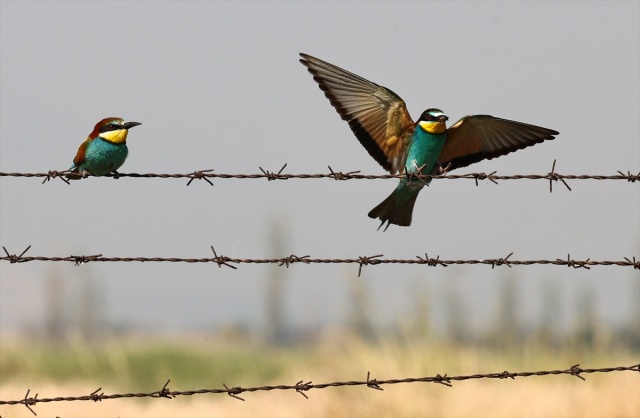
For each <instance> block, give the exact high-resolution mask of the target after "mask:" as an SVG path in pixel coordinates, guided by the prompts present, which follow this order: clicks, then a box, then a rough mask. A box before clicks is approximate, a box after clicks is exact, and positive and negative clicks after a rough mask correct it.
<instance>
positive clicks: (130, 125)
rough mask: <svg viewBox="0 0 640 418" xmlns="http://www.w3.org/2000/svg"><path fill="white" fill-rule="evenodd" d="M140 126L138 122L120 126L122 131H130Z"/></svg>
mask: <svg viewBox="0 0 640 418" xmlns="http://www.w3.org/2000/svg"><path fill="white" fill-rule="evenodd" d="M138 125H142V124H141V123H140V122H126V123H125V124H123V125H122V129H131V128H133V127H134V126H138Z"/></svg>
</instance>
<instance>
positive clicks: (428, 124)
mask: <svg viewBox="0 0 640 418" xmlns="http://www.w3.org/2000/svg"><path fill="white" fill-rule="evenodd" d="M447 120H449V118H448V117H447V115H445V114H444V112H443V111H442V110H440V109H427V110H425V111H424V112H422V115H420V119H418V125H420V127H421V128H422V129H424V130H425V131H426V132H428V133H430V134H441V133H444V131H446V130H447V124H446V122H447Z"/></svg>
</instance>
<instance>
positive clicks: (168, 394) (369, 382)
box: [0, 364, 640, 415]
mask: <svg viewBox="0 0 640 418" xmlns="http://www.w3.org/2000/svg"><path fill="white" fill-rule="evenodd" d="M624 371H633V372H640V364H634V365H633V366H618V367H605V368H597V369H583V368H581V367H580V365H579V364H575V365H573V366H571V367H570V368H568V369H565V370H540V371H533V372H516V373H512V372H508V371H506V370H505V371H503V372H498V373H486V374H473V375H460V376H449V375H448V374H444V375H441V374H436V375H435V376H427V377H408V378H403V379H386V380H378V379H371V375H370V372H367V379H366V380H349V381H339V382H331V383H318V384H314V383H313V382H312V381H307V382H305V381H304V380H300V381H298V382H297V383H296V384H295V385H268V386H253V387H240V386H233V387H229V386H227V385H226V384H225V383H223V384H222V385H223V386H224V388H217V389H196V390H187V391H172V390H170V389H169V383H170V382H171V379H169V380H167V382H166V383H165V384H164V385H163V386H162V388H161V389H160V390H157V391H153V392H138V393H115V394H110V395H109V394H105V393H103V392H101V390H102V388H101V387H100V388H98V389H96V390H94V391H93V392H91V393H90V394H89V395H80V396H65V397H56V398H38V394H37V393H36V395H35V396H34V397H29V394H30V393H31V389H27V393H26V394H25V395H24V398H23V399H19V400H12V401H3V400H0V405H24V406H26V407H27V408H28V409H29V411H31V412H32V413H33V414H34V415H37V414H36V412H35V411H34V410H33V409H32V408H31V407H32V406H35V405H36V404H38V403H49V402H75V401H94V402H98V401H103V400H107V399H120V398H166V399H173V398H176V397H178V396H192V395H201V394H205V393H226V394H227V395H229V396H231V397H232V398H235V399H238V400H240V401H244V400H245V399H244V398H241V397H240V396H239V395H240V394H242V393H248V392H259V391H273V390H292V391H296V392H297V393H299V394H300V395H302V396H304V397H305V398H306V399H308V398H309V397H308V396H307V394H306V393H305V392H309V391H310V390H312V389H326V388H330V387H344V386H366V387H368V388H370V389H376V390H384V389H383V388H382V386H384V385H395V384H401V383H418V382H422V383H438V384H441V385H444V386H447V387H453V383H452V382H454V381H464V380H474V379H513V380H515V379H516V377H531V376H548V375H571V376H575V377H577V378H579V379H581V380H583V381H585V380H586V379H585V378H584V377H583V376H581V375H582V374H591V373H611V372H624Z"/></svg>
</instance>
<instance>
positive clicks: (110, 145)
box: [69, 118, 141, 179]
mask: <svg viewBox="0 0 640 418" xmlns="http://www.w3.org/2000/svg"><path fill="white" fill-rule="evenodd" d="M138 125H141V123H139V122H126V123H125V121H124V120H122V119H121V118H105V119H102V120H101V121H100V122H98V123H97V124H96V126H95V127H94V128H93V131H91V133H90V134H89V136H88V137H87V139H86V140H85V141H84V142H83V143H82V144H81V145H80V148H78V153H77V154H76V157H75V158H74V159H73V165H72V166H71V168H69V171H71V172H72V173H77V174H79V175H76V176H69V178H71V179H78V178H80V177H81V176H85V175H86V174H93V175H96V176H104V175H105V174H109V173H111V172H113V171H116V170H117V169H118V168H120V166H121V165H122V164H124V160H126V159H127V154H128V153H129V150H128V149H127V134H128V132H129V129H131V128H133V127H134V126H138Z"/></svg>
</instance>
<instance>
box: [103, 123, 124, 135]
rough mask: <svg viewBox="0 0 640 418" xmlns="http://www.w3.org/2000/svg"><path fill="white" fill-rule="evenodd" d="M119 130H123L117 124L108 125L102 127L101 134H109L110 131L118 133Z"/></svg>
mask: <svg viewBox="0 0 640 418" xmlns="http://www.w3.org/2000/svg"><path fill="white" fill-rule="evenodd" d="M118 129H122V126H120V125H118V124H116V123H108V124H106V125H104V126H102V127H100V132H101V133H102V132H109V131H116V130H118Z"/></svg>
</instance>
